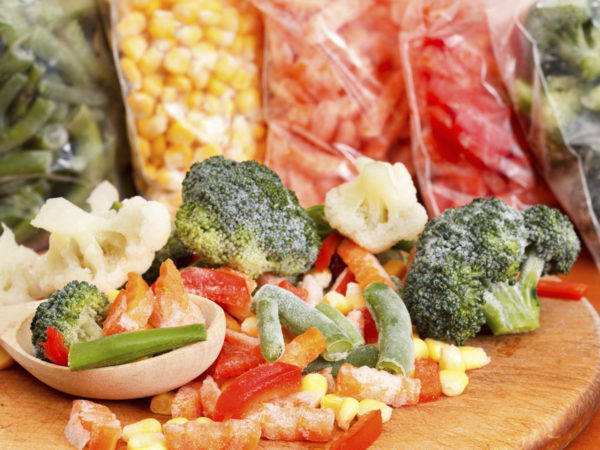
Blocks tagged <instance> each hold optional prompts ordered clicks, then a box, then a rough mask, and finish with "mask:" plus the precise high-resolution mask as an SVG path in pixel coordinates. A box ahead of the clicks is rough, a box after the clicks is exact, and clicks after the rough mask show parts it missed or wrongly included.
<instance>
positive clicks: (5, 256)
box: [0, 224, 42, 306]
mask: <svg viewBox="0 0 600 450" xmlns="http://www.w3.org/2000/svg"><path fill="white" fill-rule="evenodd" d="M2 228H3V229H4V232H3V233H2V236H0V255H2V256H1V257H0V305H2V306H6V305H13V304H17V303H25V302H29V301H32V300H35V299H36V298H39V297H41V296H42V293H41V292H39V291H38V290H37V286H36V283H35V276H34V274H33V272H32V270H31V268H32V267H33V266H34V265H35V264H36V261H37V260H38V259H39V258H40V256H39V255H38V254H37V253H36V252H34V251H33V250H31V249H30V248H28V247H25V246H23V245H19V244H17V242H16V241H15V235H14V233H13V232H12V231H11V230H10V228H8V227H7V226H6V225H4V224H2Z"/></svg>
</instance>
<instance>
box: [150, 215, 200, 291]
mask: <svg viewBox="0 0 600 450" xmlns="http://www.w3.org/2000/svg"><path fill="white" fill-rule="evenodd" d="M193 257H194V253H193V252H191V251H190V250H189V249H188V248H187V247H186V246H185V244H184V243H183V242H181V239H179V236H177V232H176V231H175V226H174V225H173V228H172V231H171V235H170V236H169V239H168V240H167V243H166V244H165V245H164V246H163V248H161V249H160V250H158V251H157V252H156V254H155V255H154V259H153V260H152V264H151V265H150V267H149V268H148V270H146V272H144V273H143V274H142V278H144V281H145V282H146V283H148V284H152V283H154V281H155V280H156V279H157V278H158V275H159V274H160V266H161V264H162V263H163V262H165V261H166V260H167V259H170V260H171V261H173V262H174V263H175V266H176V267H177V268H181V267H185V266H187V265H189V264H190V263H191V262H192V260H193Z"/></svg>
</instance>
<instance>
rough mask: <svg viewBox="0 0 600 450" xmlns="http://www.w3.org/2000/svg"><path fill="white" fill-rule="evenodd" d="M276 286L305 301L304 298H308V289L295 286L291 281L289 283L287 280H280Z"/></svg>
mask: <svg viewBox="0 0 600 450" xmlns="http://www.w3.org/2000/svg"><path fill="white" fill-rule="evenodd" d="M277 286H279V287H280V288H283V289H285V290H287V291H290V292H291V293H292V294H294V295H295V296H296V297H299V298H301V299H302V300H304V301H306V299H307V298H308V291H307V290H306V289H304V288H300V287H296V286H294V285H293V284H292V283H290V282H289V281H288V280H281V281H280V282H279V284H278V285H277Z"/></svg>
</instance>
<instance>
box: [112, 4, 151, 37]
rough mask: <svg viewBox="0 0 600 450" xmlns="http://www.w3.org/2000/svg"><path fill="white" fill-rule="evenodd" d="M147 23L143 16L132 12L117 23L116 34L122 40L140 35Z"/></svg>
mask: <svg viewBox="0 0 600 450" xmlns="http://www.w3.org/2000/svg"><path fill="white" fill-rule="evenodd" d="M147 22H148V21H147V20H146V16H145V15H144V14H142V13H141V12H138V11H132V12H130V13H129V14H126V15H125V16H124V17H123V18H122V19H121V20H120V21H119V22H118V23H117V28H116V29H117V34H118V35H119V36H120V37H122V38H123V37H126V36H133V35H136V34H140V33H141V32H142V31H144V29H145V28H146V24H147Z"/></svg>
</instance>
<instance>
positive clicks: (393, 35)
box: [253, 0, 409, 206]
mask: <svg viewBox="0 0 600 450" xmlns="http://www.w3.org/2000/svg"><path fill="white" fill-rule="evenodd" d="M253 3H254V4H255V6H257V7H258V8H259V9H260V10H261V11H262V12H263V13H264V16H265V54H264V79H263V84H264V90H265V92H264V98H265V114H266V119H267V121H268V125H269V127H268V129H269V131H268V138H267V150H266V157H265V162H266V163H267V165H269V166H270V167H271V168H272V169H274V170H275V171H276V172H278V174H279V175H280V176H281V178H282V181H283V182H284V183H285V184H286V185H287V186H288V187H289V188H290V189H293V190H294V191H295V192H296V194H297V195H298V197H299V200H300V202H301V204H303V206H310V205H313V204H318V203H322V202H323V200H324V196H325V193H326V192H327V191H328V190H329V189H330V188H332V187H334V186H336V185H338V184H340V183H342V182H344V181H347V180H348V179H350V178H353V177H354V176H355V172H356V170H355V168H354V164H353V162H354V160H355V159H356V158H357V157H359V156H369V157H371V158H373V159H377V160H386V161H390V162H396V161H398V160H402V158H405V157H406V156H407V155H409V152H408V145H407V143H408V142H409V139H408V137H409V135H408V132H409V126H408V103H407V101H406V97H405V88H404V80H403V74H402V70H401V65H400V55H399V51H398V45H397V42H398V31H399V29H398V23H399V20H398V18H399V17H400V16H401V12H400V6H401V5H403V4H404V2H403V1H402V2H398V1H392V0H352V1H348V0H327V1H318V2H316V1H310V2H307V1H300V0H288V1H283V0H253ZM403 162H407V161H403Z"/></svg>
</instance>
